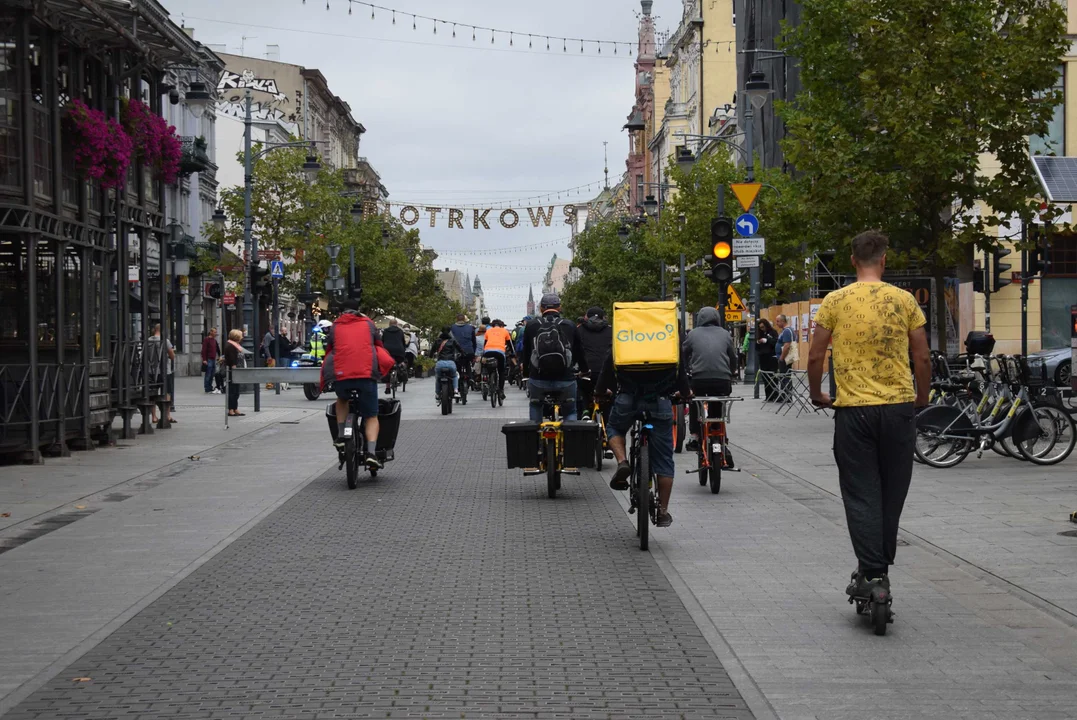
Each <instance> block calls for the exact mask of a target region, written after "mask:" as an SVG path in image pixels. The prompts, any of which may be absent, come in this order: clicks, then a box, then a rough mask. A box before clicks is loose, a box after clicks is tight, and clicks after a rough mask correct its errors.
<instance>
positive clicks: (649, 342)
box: [613, 301, 681, 370]
mask: <svg viewBox="0 0 1077 720" xmlns="http://www.w3.org/2000/svg"><path fill="white" fill-rule="evenodd" d="M680 343H681V341H680V333H678V332H677V303H675V302H673V301H667V302H621V303H614V304H613V364H614V366H616V367H618V368H621V369H624V370H658V369H661V368H663V367H667V368H668V367H676V366H677V361H678V359H679V358H680Z"/></svg>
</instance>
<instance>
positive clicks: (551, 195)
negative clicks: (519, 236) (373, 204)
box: [389, 180, 606, 210]
mask: <svg viewBox="0 0 1077 720" xmlns="http://www.w3.org/2000/svg"><path fill="white" fill-rule="evenodd" d="M605 182H606V181H605V180H595V181H594V182H589V183H587V184H585V185H577V186H575V187H570V188H564V189H562V190H551V191H550V192H546V193H539V194H537V195H529V196H527V197H518V198H513V199H511V200H506V199H504V198H501V199H498V200H489V201H487V202H478V201H474V200H472V201H469V202H466V203H457V202H454V201H451V200H445V201H442V202H438V203H435V202H434V201H432V200H412V201H404V200H393V201H391V202H390V203H389V204H390V205H415V206H419V205H435V204H436V205H439V206H440V207H454V208H462V209H468V210H471V209H485V208H498V209H508V208H517V207H520V208H523V207H528V206H529V205H531V204H533V203H542V202H551V201H554V200H558V201H559V200H561V199H562V198H563V199H566V200H567V199H568V198H569V197H570V196H573V197H579V196H580V195H581V193H584V197H586V193H589V192H590V191H592V190H597V189H598V188H600V187H603V185H604V183H605ZM432 192H433V191H432ZM415 194H417V195H422V194H424V193H418V192H417V193H415Z"/></svg>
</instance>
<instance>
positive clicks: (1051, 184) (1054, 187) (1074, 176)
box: [1032, 155, 1077, 203]
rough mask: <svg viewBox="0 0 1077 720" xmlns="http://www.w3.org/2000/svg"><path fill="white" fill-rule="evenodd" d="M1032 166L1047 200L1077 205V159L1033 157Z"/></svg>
mask: <svg viewBox="0 0 1077 720" xmlns="http://www.w3.org/2000/svg"><path fill="white" fill-rule="evenodd" d="M1032 166H1033V167H1034V168H1035V169H1036V177H1037V178H1039V181H1040V186H1041V187H1042V188H1043V192H1044V194H1045V195H1046V196H1047V200H1049V201H1050V202H1053V203H1077V157H1048V156H1046V155H1033V156H1032Z"/></svg>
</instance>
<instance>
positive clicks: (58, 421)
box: [0, 0, 215, 461]
mask: <svg viewBox="0 0 1077 720" xmlns="http://www.w3.org/2000/svg"><path fill="white" fill-rule="evenodd" d="M0 67H2V68H3V72H2V73H0V102H2V104H3V107H4V108H5V112H3V113H0V137H2V138H3V142H2V143H0V148H2V150H0V155H2V162H0V306H2V307H3V308H4V312H3V313H0V317H2V320H0V452H2V453H5V454H12V453H15V454H18V455H19V456H20V457H21V458H23V459H25V460H29V461H39V460H40V459H41V458H42V453H43V451H47V452H50V453H55V454H60V455H64V454H67V453H68V452H70V450H71V449H78V448H86V449H89V448H92V445H93V444H94V442H95V441H98V440H101V441H106V440H108V439H110V438H111V432H112V431H111V428H112V425H113V419H114V418H115V417H116V416H117V415H118V416H120V417H122V419H123V425H122V427H123V434H124V436H125V437H132V436H133V435H134V434H135V433H136V431H137V429H138V428H137V426H135V425H134V424H133V419H134V416H135V415H136V414H137V413H141V418H142V422H141V430H142V431H143V432H146V433H151V432H153V430H154V428H153V425H152V424H151V422H150V409H151V408H152V406H153V405H154V404H155V403H157V402H163V401H164V376H165V374H166V366H165V357H164V356H163V354H162V353H161V352H160V350H159V348H160V347H161V346H162V343H160V342H147V340H148V338H149V337H150V336H151V335H152V328H153V325H154V323H155V322H158V321H160V322H161V323H162V325H163V331H162V335H163V337H164V338H165V339H167V338H168V335H169V327H170V323H169V313H170V311H171V310H170V303H169V302H168V301H167V298H168V296H169V281H168V277H169V275H168V273H167V267H168V266H167V265H166V263H168V264H171V263H170V262H169V260H170V259H171V258H173V257H178V255H177V253H176V248H175V246H176V243H175V242H174V240H175V238H174V232H173V231H172V230H170V228H169V227H168V223H169V220H170V219H171V217H172V215H173V210H172V209H171V208H169V207H168V205H167V203H168V198H169V193H168V191H167V187H166V185H165V182H164V180H163V179H162V177H161V175H160V173H159V172H157V171H155V170H154V168H152V167H147V166H144V165H143V164H142V162H141V161H140V160H138V159H137V158H136V159H135V160H133V161H132V163H131V165H130V166H129V168H128V169H127V171H126V173H125V174H123V175H122V176H121V177H120V178H119V179H118V180H117V183H118V187H115V188H111V187H106V186H103V185H102V184H101V182H100V181H98V180H94V179H92V178H91V176H90V174H89V172H88V169H87V168H86V167H85V166H83V167H80V166H78V165H76V163H75V150H76V148H77V143H79V142H80V140H79V139H78V138H77V136H76V134H75V133H71V132H65V131H64V129H63V128H65V127H66V126H67V125H66V123H68V122H74V121H73V120H69V115H70V113H71V109H72V107H73V104H74V102H75V101H76V100H79V101H81V102H82V103H84V104H85V105H86V106H87V107H88V108H90V109H91V110H93V111H100V112H102V113H104V114H105V115H106V116H108V117H109V118H119V117H120V116H121V111H122V109H123V108H124V107H125V106H127V103H128V102H130V101H134V100H140V101H142V102H144V103H145V104H146V105H148V106H149V108H150V110H151V112H152V113H155V114H158V115H160V114H162V112H163V107H164V103H166V102H169V101H170V93H169V92H167V91H166V88H165V84H166V80H165V78H166V77H167V76H168V73H169V72H170V71H172V70H175V69H176V68H194V69H196V75H197V74H209V75H212V74H214V73H215V71H214V70H213V68H212V53H207V52H206V51H205V48H203V47H202V46H200V45H199V44H198V43H196V42H195V41H194V40H193V39H192V38H191V37H189V36H188V35H187V34H186V33H185V32H183V30H182V29H181V28H179V27H178V26H176V25H175V24H174V23H172V21H171V20H170V19H169V17H168V13H167V12H166V11H165V10H164V8H162V7H161V5H160V4H158V3H157V2H156V1H155V0H140V1H139V2H138V3H129V2H94V3H90V2H80V3H76V2H71V1H70V0H34V1H33V2H30V1H29V0H9V1H8V2H5V3H3V5H2V6H0ZM176 90H177V100H178V99H179V96H180V95H181V94H182V95H185V96H186V99H187V100H189V101H192V102H193V101H194V100H195V98H194V97H192V95H194V93H192V92H191V91H192V90H193V88H192V87H191V86H190V85H188V86H187V87H186V89H185V90H184V91H183V92H182V93H181V92H180V88H179V87H178V88H177V89H176ZM202 99H203V100H206V101H208V97H203V98H202ZM92 122H94V123H96V121H92ZM112 137H115V136H112ZM83 142H85V141H83ZM109 147H112V148H116V147H119V145H117V144H116V143H115V142H113V143H112V144H111V145H110V146H109ZM113 157H115V155H113ZM112 162H113V166H115V167H119V166H118V165H116V164H115V162H114V161H112ZM155 347H156V348H157V350H156V351H154V348H155ZM162 416H163V417H164V416H167V413H162ZM164 426H167V425H166V424H164Z"/></svg>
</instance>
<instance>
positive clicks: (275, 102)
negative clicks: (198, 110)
mask: <svg viewBox="0 0 1077 720" xmlns="http://www.w3.org/2000/svg"><path fill="white" fill-rule="evenodd" d="M247 89H250V91H251V118H252V119H254V120H255V121H259V120H261V121H271V122H272V121H278V122H280V123H282V124H283V125H284V126H285V127H286V128H287V129H288V132H289V133H291V134H292V135H298V134H299V120H300V118H301V117H302V105H303V92H302V90H296V91H295V101H294V102H293V101H292V98H290V97H289V96H288V94H287V93H285V92H281V90H280V89H279V88H278V87H277V81H276V80H274V79H273V78H260V77H255V75H254V73H253V72H252V71H250V70H244V71H243V72H242V73H235V72H232V71H230V70H225V71H224V72H223V73H221V79H220V81H219V82H218V83H217V94H218V97H220V100H218V101H217V112H218V113H220V114H221V115H227V116H229V117H234V118H239V119H241V120H242V119H243V118H244V117H245V115H246V107H245V105H244V92H243V91H245V90H247Z"/></svg>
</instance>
